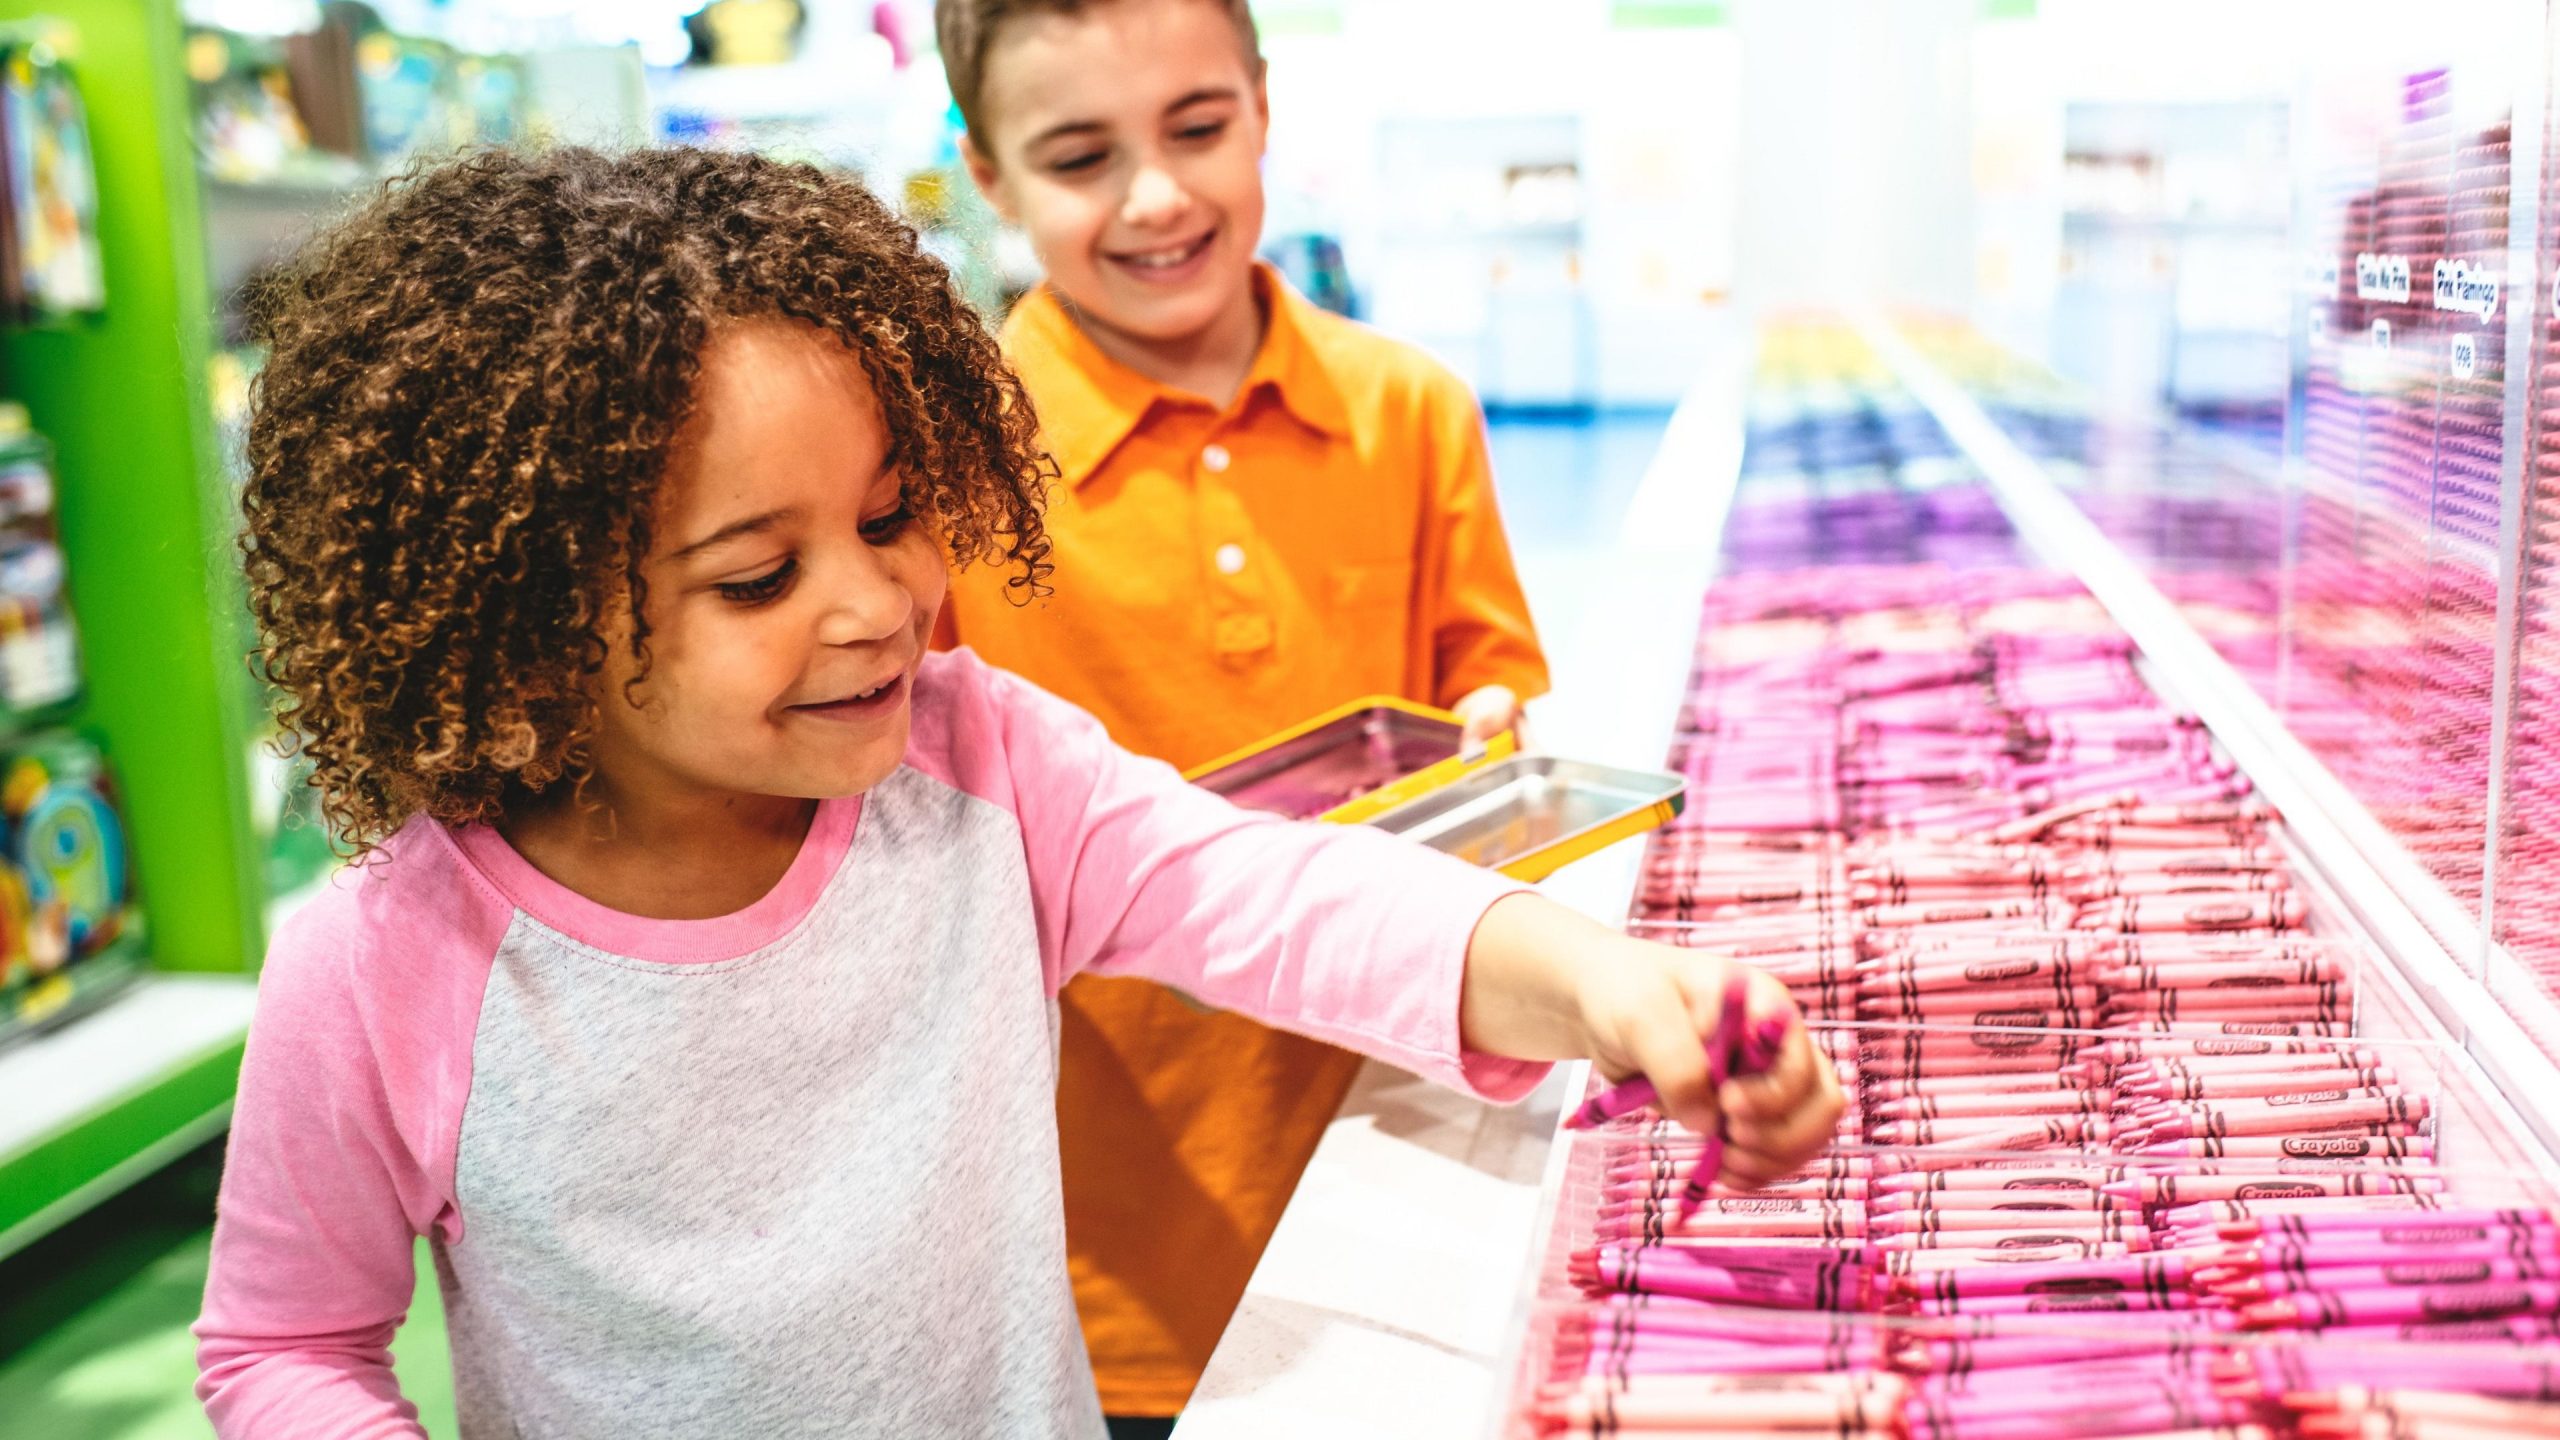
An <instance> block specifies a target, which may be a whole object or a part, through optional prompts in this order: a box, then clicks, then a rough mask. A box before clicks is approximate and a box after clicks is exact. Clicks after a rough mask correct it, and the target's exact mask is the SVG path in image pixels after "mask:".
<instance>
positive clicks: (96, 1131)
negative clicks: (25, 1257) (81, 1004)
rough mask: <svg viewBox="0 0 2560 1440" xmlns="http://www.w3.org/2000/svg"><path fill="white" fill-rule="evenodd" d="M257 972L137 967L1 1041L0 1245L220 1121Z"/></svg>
mask: <svg viewBox="0 0 2560 1440" xmlns="http://www.w3.org/2000/svg"><path fill="white" fill-rule="evenodd" d="M256 997H257V984H256V982H255V981H254V980H251V979H249V978H247V977H238V976H216V975H154V976H146V977H144V978H143V979H141V980H139V981H137V982H136V983H135V984H134V986H133V987H132V988H131V989H130V990H127V991H125V992H124V993H123V994H121V995H118V996H116V997H115V998H114V999H112V1000H109V1001H108V1002H106V1003H105V1004H104V1005H102V1006H100V1007H99V1008H98V1009H96V1010H93V1011H91V1012H89V1013H88V1014H86V1015H83V1016H81V1017H80V1018H78V1019H76V1020H73V1021H71V1022H69V1023H67V1024H64V1025H63V1026H61V1027H60V1028H58V1029H55V1030H52V1031H49V1032H46V1033H44V1034H40V1035H37V1036H34V1037H32V1038H29V1039H27V1040H24V1041H21V1042H18V1043H16V1044H14V1045H11V1046H10V1047H9V1048H7V1049H6V1050H0V1095H6V1096H8V1097H9V1103H8V1104H7V1105H6V1106H5V1107H0V1256H6V1255H9V1254H11V1253H13V1252H15V1251H17V1250H20V1249H23V1248H25V1247H26V1246H27V1245H28V1244H30V1243H32V1242H34V1241H35V1240H38V1239H40V1238H42V1237H43V1236H44V1235H45V1234H46V1233H47V1232H48V1231H50V1230H52V1229H53V1228H54V1227H55V1226H57V1225H59V1224H61V1223H62V1222H64V1221H66V1220H68V1219H70V1218H71V1217H72V1216H74V1215H77V1214H78V1213H79V1212H80V1211H81V1210H82V1209H84V1208H86V1207H87V1206H88V1205H89V1204H90V1203H92V1202H93V1201H95V1200H97V1199H99V1198H102V1197H103V1196H105V1195H107V1194H111V1193H113V1192H114V1191H115V1190H116V1189H118V1188H120V1187H121V1186H123V1185H124V1184H126V1183H127V1182H129V1181H131V1180H133V1179H135V1178H137V1177H139V1176H141V1175H143V1174H146V1173H148V1172H149V1171H151V1170H153V1169H156V1168H158V1167H159V1166H160V1165H162V1164H165V1163H167V1162H168V1161H169V1160H170V1159H172V1158H174V1157H176V1156H177V1155H179V1154H181V1153H183V1152H185V1151H186V1150H188V1149H191V1148H193V1147H194V1146H196V1145H199V1144H201V1143H203V1142H204V1141H205V1140H207V1139H210V1138H211V1137H212V1136H214V1135H215V1134H217V1133H219V1132H220V1131H221V1130H222V1128H223V1127H224V1126H225V1125H226V1124H228V1123H229V1121H230V1118H231V1100H232V1092H233V1088H234V1086H235V1085H236V1084H237V1082H238V1080H239V1074H240V1055H241V1049H242V1046H243V1043H244V1042H245V1040H246V1038H247V1036H248V1033H249V1014H250V1011H251V1009H252V1007H253V1006H254V1004H255V1002H256Z"/></svg>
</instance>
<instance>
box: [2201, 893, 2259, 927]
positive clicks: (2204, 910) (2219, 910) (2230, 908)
mask: <svg viewBox="0 0 2560 1440" xmlns="http://www.w3.org/2000/svg"><path fill="white" fill-rule="evenodd" d="M2257 913H2258V908H2257V907H2256V906H2254V905H2251V904H2248V903H2247V902H2245V901H2240V900H2232V901H2226V902H2224V903H2223V904H2220V905H2190V906H2188V907H2187V923H2188V924H2190V925H2193V926H2196V927H2197V928H2199V929H2204V930H2227V929H2229V928H2231V927H2232V926H2234V925H2246V924H2248V923H2249V922H2250V921H2251V920H2253V919H2255V918H2257Z"/></svg>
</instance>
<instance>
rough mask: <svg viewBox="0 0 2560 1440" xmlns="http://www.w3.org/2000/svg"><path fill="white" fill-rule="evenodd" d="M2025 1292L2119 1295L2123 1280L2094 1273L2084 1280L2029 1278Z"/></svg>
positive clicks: (2122, 1290) (2122, 1289)
mask: <svg viewBox="0 0 2560 1440" xmlns="http://www.w3.org/2000/svg"><path fill="white" fill-rule="evenodd" d="M2027 1293H2028V1294H2030V1295H2121V1294H2123V1293H2124V1282H2123V1281H2121V1280H2104V1279H2100V1278H2098V1277H2096V1276H2094V1275H2093V1276H2091V1277H2089V1278H2088V1279H2085V1280H2030V1281H2028V1282H2027Z"/></svg>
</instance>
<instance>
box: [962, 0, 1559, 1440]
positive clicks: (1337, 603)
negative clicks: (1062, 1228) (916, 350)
mask: <svg viewBox="0 0 2560 1440" xmlns="http://www.w3.org/2000/svg"><path fill="white" fill-rule="evenodd" d="M936 18H937V23H938V26H939V28H940V32H941V42H942V54H943V60H944V64H945V66H946V67H947V69H948V71H949V74H950V77H951V87H952V92H953V95H954V97H955V98H956V99H957V100H958V102H959V105H960V110H961V114H962V116H963V117H964V118H965V119H966V121H967V124H968V134H967V136H966V139H965V141H964V153H965V155H966V158H967V160H968V163H969V167H970V171H971V173H972V174H973V175H974V176H975V178H976V180H977V182H978V185H979V188H980V189H981V190H983V191H984V192H985V193H986V195H987V198H988V200H989V201H990V202H991V203H992V204H993V205H994V206H995V208H996V210H997V211H998V213H1000V214H1002V215H1003V216H1004V217H1005V218H1006V219H1007V220H1008V221H1010V222H1012V223H1014V224H1017V225H1019V226H1021V227H1022V228H1023V229H1024V230H1025V231H1026V232H1027V233H1028V235H1029V237H1030V240H1031V243H1032V245H1033V248H1034V249H1035V250H1036V251H1037V253H1038V254H1039V256H1040V260H1041V262H1042V265H1043V267H1044V268H1045V269H1046V271H1047V276H1048V279H1047V283H1046V284H1045V285H1043V286H1042V287H1041V288H1039V289H1037V290H1035V291H1034V292H1032V293H1031V294H1030V295H1028V296H1026V297H1025V298H1024V300H1023V301H1022V303H1021V304H1020V306H1019V307H1017V308H1016V309H1015V311H1014V313H1013V315H1012V317H1011V318H1010V320H1009V321H1008V322H1007V323H1006V326H1005V330H1004V345H1005V350H1006V353H1007V356H1008V358H1009V359H1010V360H1011V361H1012V362H1013V364H1014V365H1015V367H1016V368H1017V369H1018V370H1019V371H1020V372H1021V374H1022V377H1023V380H1024V381H1025V383H1026V384H1027V386H1028V388H1029V389H1030V392H1031V396H1032V400H1033V404H1034V406H1035V408H1036V409H1037V410H1038V412H1039V416H1040V420H1041V424H1042V429H1043V435H1042V439H1043V442H1044V443H1045V444H1046V445H1047V447H1048V448H1049V450H1050V451H1051V452H1052V453H1053V454H1054V455H1055V457H1056V459H1057V461H1058V464H1059V467H1060V472H1061V473H1060V475H1059V479H1058V483H1057V484H1056V485H1055V486H1054V487H1053V488H1052V494H1051V501H1050V510H1049V517H1048V523H1049V530H1050V535H1051V538H1052V540H1053V542H1054V544H1055V550H1054V552H1053V557H1052V558H1053V559H1054V561H1055V563H1056V567H1057V568H1056V571H1055V573H1054V575H1052V576H1051V577H1050V583H1051V584H1052V585H1053V586H1054V588H1055V594H1054V596H1053V597H1052V598H1050V599H1047V600H1045V601H1043V602H1041V603H1037V604H1031V605H1022V604H1020V603H1019V599H1020V596H1019V593H1018V591H1016V590H1009V589H1008V588H1007V587H1006V586H1005V584H1004V583H1003V581H1002V577H1000V576H998V575H996V574H995V573H994V572H992V571H989V570H984V569H980V570H974V571H971V572H968V573H964V574H962V575H960V576H959V577H957V578H956V580H955V582H954V585H953V589H952V592H951V598H950V601H949V602H948V604H947V605H946V607H945V609H944V611H943V623H942V626H941V628H940V631H939V634H938V638H939V640H940V641H941V642H942V643H945V644H966V645H969V646H972V647H974V648H975V649H976V650H977V651H978V653H980V654H981V655H983V656H984V657H985V658H986V659H987V660H989V661H990V662H992V663H994V664H996V665H999V666H1002V667H1004V668H1007V669H1010V670H1014V671H1016V672H1019V673H1020V674H1022V675H1024V676H1025V677H1027V678H1029V679H1031V680H1032V681H1034V682H1035V683H1037V684H1039V685H1042V686H1044V687H1046V688H1048V689H1050V690H1052V691H1055V692H1056V693H1058V694H1059V695H1061V696H1064V697H1065V698H1067V699H1069V700H1072V701H1074V702H1075V703H1077V704H1080V705H1083V706H1085V707H1087V708H1088V709H1090V710H1091V711H1092V712H1093V713H1094V714H1095V715H1097V716H1099V717H1101V719H1102V720H1103V722H1104V723H1105V725H1107V726H1108V727H1109V729H1110V732H1111V734H1112V736H1113V737H1114V738H1115V739H1117V740H1118V741H1120V742H1121V743H1122V744H1123V745H1126V746H1128V747H1129V748H1131V749H1134V750H1136V751H1138V752H1140V753H1142V754H1150V755H1155V756H1158V757H1161V758H1163V759H1165V760H1168V761H1170V762H1172V763H1173V764H1175V765H1177V766H1182V767H1188V766H1192V765H1197V764H1199V763H1201V762H1203V761H1206V760H1209V759H1212V758H1215V757H1216V756H1218V755H1220V754H1222V753H1225V752H1226V751H1228V750H1231V749H1234V748H1235V747H1237V746H1239V745H1243V744H1247V743H1250V742H1252V741H1254V740H1256V739H1259V738H1261V737H1262V736H1265V735H1268V734H1270V733H1272V732H1274V731H1276V730H1279V729H1282V728H1284V727H1286V726H1288V725H1291V724H1294V723H1296V722H1298V721H1300V720H1303V719H1305V718H1307V717H1308V716H1310V715H1313V714H1316V713H1317V712H1319V711H1322V710H1325V709H1327V708H1330V707H1332V706H1334V705H1337V704H1340V703H1341V702H1343V701H1346V700H1350V699H1354V698H1356V697H1358V696H1361V695H1368V694H1376V693H1381V692H1384V693H1391V694H1397V695H1403V696H1406V697H1409V698H1411V699H1415V700H1420V701H1424V702H1427V703H1431V704H1436V705H1441V706H1446V707H1451V708H1454V709H1456V710H1457V711H1458V712H1459V713H1460V714H1461V715H1463V716H1464V717H1465V718H1466V721H1467V728H1468V731H1469V734H1470V735H1471V736H1472V737H1477V738H1481V737H1484V736H1489V735H1492V734H1496V733H1499V732H1500V731H1501V730H1503V729H1506V728H1508V727H1510V726H1511V725H1512V724H1513V723H1514V722H1515V721H1516V720H1517V719H1518V717H1519V709H1520V703H1521V701H1522V700H1523V699H1524V698H1526V697H1529V696H1533V695H1536V694H1538V693H1539V692H1541V691H1543V690H1544V689H1545V687H1546V684H1547V671H1546V665H1545V661H1544V659H1543V658H1542V656H1541V655H1540V653H1539V650H1538V644H1537V638H1536V635H1535V633H1534V631H1533V630H1532V628H1531V625H1530V621H1529V614H1528V607H1527V605H1526V603H1525V601H1524V600H1523V599H1522V597H1521V593H1520V586H1519V582H1518V580H1517V579H1516V578H1515V576H1514V575H1513V573H1512V567H1511V555H1510V550H1509V547H1508V545H1507V544H1506V542H1505V541H1504V538H1503V533H1502V525H1501V520H1500V517H1499V515H1498V514H1497V513H1496V511H1495V507H1494V496H1493V488H1492V484H1491V481H1490V478H1489V474H1488V468H1487V463H1486V455H1485V444H1484V433H1483V425H1482V421H1481V420H1480V418H1479V416H1478V413H1477V410H1476V406H1475V402H1474V397H1473V396H1472V395H1471V394H1469V392H1468V391H1467V389H1466V387H1465V385H1464V384H1463V383H1461V382H1460V381H1458V380H1457V379H1456V378H1455V377H1453V376H1451V375H1450V374H1448V372H1446V371H1445V370H1443V369H1441V368H1440V367H1439V366H1437V365H1435V364H1433V363H1432V362H1431V361H1429V360H1427V359H1425V358H1424V357H1423V356H1422V355H1421V354H1420V353H1418V352H1417V351H1415V350H1413V349H1411V348H1409V347H1407V346H1404V345H1401V344H1398V343H1396V342H1394V341H1391V340H1387V339H1385V338H1383V337H1380V336H1378V335H1375V334H1373V333H1371V332H1369V331H1367V330H1365V329H1362V328H1361V327H1359V326H1357V325H1354V324H1351V323H1349V322H1347V321H1343V320H1340V319H1337V318H1335V317H1333V316H1330V315H1327V314H1325V313H1323V312H1321V311H1319V310H1317V309H1316V308H1315V307H1313V306H1312V305H1310V304H1308V303H1307V302H1306V301H1305V300H1304V299H1302V298H1301V297H1299V296H1297V295H1295V294H1293V293H1291V292H1290V291H1289V289H1288V288H1287V286H1286V285H1285V284H1284V283H1282V282H1281V280H1280V279H1279V277H1278V276H1277V275H1276V274H1274V273H1273V272H1272V271H1271V270H1270V269H1269V268H1268V267H1264V266H1261V265H1258V264H1256V263H1255V261H1254V248H1255V246H1256V244H1257V243H1258V241H1259V239H1260V232H1261V228H1262V210H1263V198H1262V180H1261V173H1260V161H1261V158H1262V152H1263V138H1264V134H1265V128H1266V125H1267V121H1268V103H1267V100H1266V97H1265V92H1264V87H1263V62H1262V57H1261V52H1260V47H1259V43H1258V41H1257V39H1256V37H1255V33H1254V27H1253V21H1252V18H1251V15H1250V13H1249V11H1248V9H1247V5H1246V0H1084V3H1078V0H942V3H941V4H940V5H939V7H938V9H937V17H936ZM1063 1001H1064V1003H1063V1020H1062V1029H1063V1038H1062V1051H1063V1054H1062V1059H1061V1073H1060V1078H1059V1096H1058V1106H1059V1120H1060V1126H1061V1132H1062V1138H1061V1146H1062V1149H1063V1152H1064V1159H1065V1166H1066V1177H1067V1180H1066V1186H1067V1192H1066V1193H1067V1233H1068V1243H1069V1253H1070V1261H1071V1265H1072V1268H1073V1270H1074V1274H1075V1281H1076V1299H1077V1303H1078V1308H1079V1310H1080V1312H1081V1314H1082V1317H1083V1322H1084V1327H1085V1339H1086V1343H1087V1346H1088V1348H1089V1349H1090V1351H1091V1353H1092V1357H1093V1363H1094V1370H1095V1373H1096V1377H1097V1379H1098V1380H1099V1382H1100V1385H1101V1391H1102V1401H1103V1409H1104V1411H1105V1412H1106V1413H1108V1414H1110V1415H1112V1416H1115V1417H1123V1418H1124V1419H1126V1418H1129V1417H1164V1416H1171V1415H1174V1414H1176V1413H1178V1412H1179V1411H1180V1410H1181V1408H1182V1405H1183V1402H1184V1401H1185V1400H1186V1399H1187V1398H1188V1397H1189V1395H1190V1393H1191V1390H1192V1387H1193V1386H1194V1385H1195V1384H1196V1383H1197V1382H1198V1380H1199V1376H1200V1371H1201V1369H1202V1367H1203V1366H1204V1365H1205V1364H1206V1363H1207V1360H1208V1357H1209V1353H1210V1351H1211V1350H1212V1349H1213V1348H1214V1347H1215V1345H1216V1344H1217V1339H1218V1335H1219V1332H1220V1331H1221V1330H1222V1329H1224V1327H1225V1325H1226V1322H1227V1318H1228V1316H1229V1315H1230V1314H1231V1313H1232V1311H1233V1310H1234V1308H1235V1304H1236V1301H1237V1300H1238V1299H1239V1298H1240V1297H1241V1296H1242V1294H1243V1292H1244V1286H1245V1282H1246V1280H1247V1279H1248V1278H1249V1277H1250V1275H1251V1273H1252V1269H1253V1265H1254V1262H1255V1260H1256V1259H1257V1257H1258V1256H1259V1255H1260V1254H1261V1251H1262V1247H1263V1245H1264V1243H1265V1242H1266V1241H1267V1240H1268V1239H1269V1238H1270V1234H1271V1230H1272V1228H1273V1227H1274V1226H1275V1225H1276V1224H1277V1223H1278V1220H1279V1215H1280V1211H1281V1208H1282V1206H1284V1205H1285V1204H1286V1203H1287V1200H1288V1197H1289V1193H1290V1191H1291V1189H1292V1188H1293V1187H1294V1186H1295V1185H1296V1183H1297V1178H1298V1173H1299V1171H1300V1170H1301V1169H1302V1168H1303V1167H1304V1166H1305V1164H1306V1160H1307V1157H1308V1155H1309V1154H1311V1153H1312V1152H1313V1150H1314V1148H1315V1143H1316V1141H1317V1139H1318V1138H1319V1136H1320V1135H1321V1133H1322V1131H1323V1128H1324V1126H1325V1124H1326V1122H1327V1121H1328V1120H1330V1119H1331V1118H1332V1116H1333V1114H1334V1112H1335V1110H1336V1109H1337V1108H1339V1106H1340V1104H1341V1100H1342V1096H1343V1093H1344V1091H1345V1090H1346V1089H1347V1087H1348V1086H1349V1084H1350V1082H1351V1077H1352V1075H1353V1073H1354V1072H1355V1071H1356V1070H1357V1068H1358V1066H1359V1060H1358V1059H1357V1057H1355V1056H1352V1055H1350V1054H1348V1053H1346V1052H1344V1051H1340V1050H1335V1049H1332V1048H1330V1047H1328V1046H1324V1045H1320V1044H1316V1043H1314V1042H1312V1041H1308V1040H1303V1039H1300V1038H1297V1037H1294V1036H1290V1035H1284V1034H1281V1033H1280V1032H1277V1031H1273V1030H1268V1029H1264V1028H1263V1027H1261V1026H1259V1025H1255V1024H1253V1023H1251V1022H1249V1021H1246V1020H1243V1019H1241V1018H1238V1017H1235V1016H1230V1015H1203V1014H1200V1013H1197V1012H1196V1011H1195V1010H1193V1009H1191V1008H1189V1007H1187V1006H1186V1005H1185V1004H1184V1003H1183V1002H1182V1000H1181V999H1179V998H1178V997H1176V996H1174V995H1173V994H1171V993H1170V992H1167V991H1164V990H1161V989H1158V988H1156V987H1154V986H1150V985H1146V984H1144V983H1138V982H1111V981H1104V982H1093V983H1079V984H1077V985H1075V986H1072V987H1070V988H1069V989H1068V990H1067V992H1066V994H1065V996H1064V997H1063ZM1119 1428H1120V1430H1121V1433H1124V1434H1138V1433H1146V1431H1147V1429H1148V1427H1146V1426H1144V1425H1140V1424H1122V1425H1120V1427H1119ZM1157 1428H1160V1427H1157Z"/></svg>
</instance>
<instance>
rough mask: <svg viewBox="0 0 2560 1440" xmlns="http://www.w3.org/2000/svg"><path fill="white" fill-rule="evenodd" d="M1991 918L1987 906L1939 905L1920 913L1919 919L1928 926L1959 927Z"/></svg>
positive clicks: (1989, 908)
mask: <svg viewBox="0 0 2560 1440" xmlns="http://www.w3.org/2000/svg"><path fill="white" fill-rule="evenodd" d="M1992 918H1994V917H1993V915H1992V913H1991V907H1990V906H1988V905H1940V906H1936V907H1934V908H1932V909H1928V910H1923V911H1921V912H1920V919H1921V920H1922V921H1923V922H1924V923H1926V924H1930V925H1959V924H1962V923H1964V922H1965V921H1967V920H1989V919H1992Z"/></svg>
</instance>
